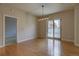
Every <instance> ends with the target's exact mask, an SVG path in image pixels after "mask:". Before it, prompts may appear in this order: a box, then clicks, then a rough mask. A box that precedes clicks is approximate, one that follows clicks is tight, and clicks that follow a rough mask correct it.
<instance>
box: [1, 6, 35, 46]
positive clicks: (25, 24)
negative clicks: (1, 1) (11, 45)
mask: <svg viewBox="0 0 79 59" xmlns="http://www.w3.org/2000/svg"><path fill="white" fill-rule="evenodd" d="M4 15H9V16H14V17H16V18H17V41H18V42H21V41H25V40H29V39H34V38H36V18H35V16H32V15H30V14H28V13H25V12H24V11H22V10H20V9H17V8H14V7H10V6H5V5H2V6H0V46H2V45H3V42H2V41H3V22H4V20H3V16H4Z"/></svg>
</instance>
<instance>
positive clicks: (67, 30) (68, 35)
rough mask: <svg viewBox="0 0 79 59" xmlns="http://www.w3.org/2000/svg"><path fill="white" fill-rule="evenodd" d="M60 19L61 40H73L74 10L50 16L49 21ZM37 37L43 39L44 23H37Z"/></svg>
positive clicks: (44, 32)
mask: <svg viewBox="0 0 79 59" xmlns="http://www.w3.org/2000/svg"><path fill="white" fill-rule="evenodd" d="M56 18H61V19H62V38H63V40H67V41H73V40H74V10H68V11H63V12H59V13H55V14H52V15H50V20H53V19H56ZM38 25H39V27H38V28H39V29H38V37H45V34H46V21H40V22H38Z"/></svg>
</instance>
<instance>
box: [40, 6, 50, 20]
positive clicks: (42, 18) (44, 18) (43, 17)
mask: <svg viewBox="0 0 79 59" xmlns="http://www.w3.org/2000/svg"><path fill="white" fill-rule="evenodd" d="M41 7H42V15H41V17H40V19H39V21H42V20H48V19H49V18H48V17H47V16H44V5H42V6H41Z"/></svg>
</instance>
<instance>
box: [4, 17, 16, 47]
mask: <svg viewBox="0 0 79 59" xmlns="http://www.w3.org/2000/svg"><path fill="white" fill-rule="evenodd" d="M16 43H17V19H16V18H14V17H9V16H5V46H8V45H11V44H16Z"/></svg>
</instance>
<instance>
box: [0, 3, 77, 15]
mask: <svg viewBox="0 0 79 59" xmlns="http://www.w3.org/2000/svg"><path fill="white" fill-rule="evenodd" d="M1 5H8V6H14V7H16V8H20V9H22V10H24V11H26V12H28V13H31V14H33V15H35V16H40V15H41V14H42V9H41V8H42V7H41V5H44V6H45V7H44V15H48V14H52V13H56V12H60V11H63V10H67V9H71V8H73V7H74V6H75V5H76V4H75V3H43V4H42V3H16V4H15V3H10V4H1Z"/></svg>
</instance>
